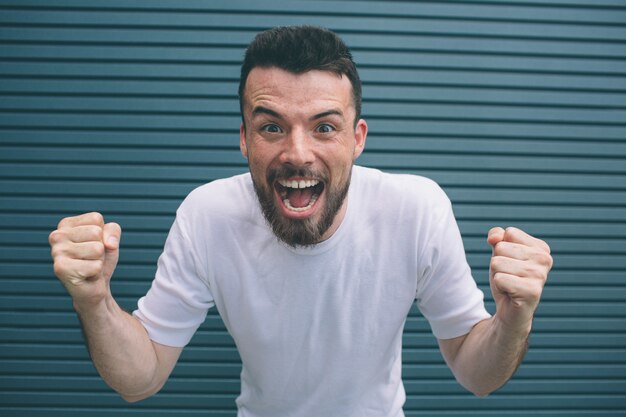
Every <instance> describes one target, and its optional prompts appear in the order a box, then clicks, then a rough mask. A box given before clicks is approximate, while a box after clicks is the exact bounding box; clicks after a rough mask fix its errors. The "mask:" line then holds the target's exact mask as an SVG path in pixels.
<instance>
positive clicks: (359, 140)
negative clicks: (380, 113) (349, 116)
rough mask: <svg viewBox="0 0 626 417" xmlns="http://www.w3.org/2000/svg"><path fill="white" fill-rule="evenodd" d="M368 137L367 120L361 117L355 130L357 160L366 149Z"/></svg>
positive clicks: (355, 154) (355, 156)
mask: <svg viewBox="0 0 626 417" xmlns="http://www.w3.org/2000/svg"><path fill="white" fill-rule="evenodd" d="M366 138H367V122H366V121H365V120H364V119H359V121H358V122H357V123H356V129H355V131H354V140H355V142H356V143H355V145H356V146H355V147H354V159H355V160H356V159H357V158H358V157H359V156H361V154H362V153H363V149H365V139H366Z"/></svg>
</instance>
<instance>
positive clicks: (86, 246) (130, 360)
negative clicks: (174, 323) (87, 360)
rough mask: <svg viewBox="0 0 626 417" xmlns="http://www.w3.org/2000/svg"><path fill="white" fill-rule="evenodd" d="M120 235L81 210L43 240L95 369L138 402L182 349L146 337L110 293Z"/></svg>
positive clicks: (155, 388) (162, 379)
mask: <svg viewBox="0 0 626 417" xmlns="http://www.w3.org/2000/svg"><path fill="white" fill-rule="evenodd" d="M120 236H121V228H120V226H119V225H117V224H115V223H108V224H105V223H104V219H103V217H102V215H101V214H99V213H87V214H83V215H80V216H76V217H68V218H65V219H63V220H61V222H60V223H59V225H58V227H57V230H55V231H53V232H52V233H51V234H50V237H49V241H50V246H51V254H52V258H53V260H54V272H55V274H56V275H57V277H58V278H59V280H60V281H61V283H62V284H63V285H64V286H65V288H66V290H67V291H68V293H69V294H70V296H71V297H72V300H73V302H74V308H75V309H76V312H77V313H78V317H79V319H80V322H81V324H82V326H83V332H84V334H85V338H86V341H87V347H88V349H89V353H90V355H91V358H92V360H93V363H94V365H95V366H96V369H97V370H98V372H99V373H100V375H101V376H102V378H103V379H104V380H105V381H106V383H107V384H109V385H110V386H111V387H112V388H113V389H114V390H116V391H117V392H118V393H119V394H120V395H121V396H122V398H124V399H125V400H127V401H139V400H142V399H144V398H147V397H149V396H150V395H152V394H154V393H156V392H157V391H158V390H159V389H161V387H162V386H163V384H165V381H166V380H167V378H168V377H169V375H170V373H171V372H172V370H173V369H174V366H175V365H176V362H177V360H178V357H179V356H180V353H181V352H182V348H179V347H169V346H164V345H160V344H158V343H155V342H153V341H151V340H150V338H149V337H148V334H147V332H146V330H145V329H144V327H143V325H142V324H141V323H140V322H139V320H138V319H137V318H135V317H133V316H132V315H130V314H128V313H126V312H125V311H123V310H122V309H121V308H120V306H119V305H118V304H117V302H116V301H115V299H114V298H113V296H112V295H111V290H110V280H111V276H112V275H113V271H114V270H115V267H116V265H117V260H118V257H119V241H120Z"/></svg>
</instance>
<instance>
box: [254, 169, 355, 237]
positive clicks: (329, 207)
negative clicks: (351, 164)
mask: <svg viewBox="0 0 626 417" xmlns="http://www.w3.org/2000/svg"><path fill="white" fill-rule="evenodd" d="M250 172H251V173H252V170H250ZM351 176H352V170H350V171H349V174H348V178H347V179H346V181H345V182H344V183H342V184H339V185H337V186H335V187H331V186H330V185H328V184H329V181H328V177H327V176H326V175H324V174H322V173H319V172H315V171H312V170H310V169H308V168H301V169H296V168H292V167H290V166H281V167H279V168H276V169H272V170H270V171H269V172H268V174H267V178H266V184H268V186H267V187H266V186H264V185H262V184H260V182H259V181H257V180H256V179H255V178H254V175H252V184H253V185H254V191H255V192H256V195H257V198H258V200H259V204H260V205H261V211H262V212H263V216H264V217H265V220H267V222H268V223H269V225H270V227H271V228H272V231H273V232H274V235H275V236H276V237H277V238H278V239H280V240H282V241H283V242H285V243H286V244H287V245H289V246H291V247H294V248H295V247H297V246H312V245H314V244H316V243H319V242H321V241H322V238H323V236H324V233H326V231H327V230H328V229H329V228H330V227H331V226H332V224H333V221H334V220H335V217H336V216H337V213H338V212H339V209H341V206H342V205H343V202H344V200H345V199H346V196H347V195H348V189H349V188H350V178H351ZM290 177H306V178H316V179H318V180H320V181H321V182H323V184H324V190H323V192H325V193H326V201H325V205H324V207H322V213H321V217H320V218H319V220H317V221H315V220H314V219H312V218H306V219H290V218H287V217H284V216H283V215H282V214H281V213H280V210H279V209H278V207H277V203H276V198H275V191H274V185H273V184H274V183H275V181H276V180H277V179H280V178H290Z"/></svg>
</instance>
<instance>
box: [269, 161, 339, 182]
mask: <svg viewBox="0 0 626 417" xmlns="http://www.w3.org/2000/svg"><path fill="white" fill-rule="evenodd" d="M291 177H305V178H314V179H316V180H320V181H322V182H324V183H326V182H327V175H326V174H325V173H323V172H319V171H315V170H313V169H311V168H306V167H300V168H298V167H293V166H290V165H281V166H279V167H277V168H273V169H270V170H268V173H267V181H268V183H269V184H273V183H274V181H276V180H278V179H284V178H291Z"/></svg>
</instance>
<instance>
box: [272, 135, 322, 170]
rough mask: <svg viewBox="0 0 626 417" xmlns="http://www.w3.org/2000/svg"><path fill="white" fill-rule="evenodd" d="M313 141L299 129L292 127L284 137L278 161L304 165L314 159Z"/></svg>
mask: <svg viewBox="0 0 626 417" xmlns="http://www.w3.org/2000/svg"><path fill="white" fill-rule="evenodd" d="M313 145H314V144H313V141H312V140H311V138H310V137H308V136H307V135H306V133H305V132H303V131H302V130H301V129H294V130H293V131H292V132H291V134H290V135H289V136H288V137H286V138H285V141H284V147H283V151H282V153H281V155H280V162H281V163H283V164H289V165H293V166H306V165H310V164H312V163H313V161H314V158H315V157H314V153H313V148H312V147H313Z"/></svg>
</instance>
